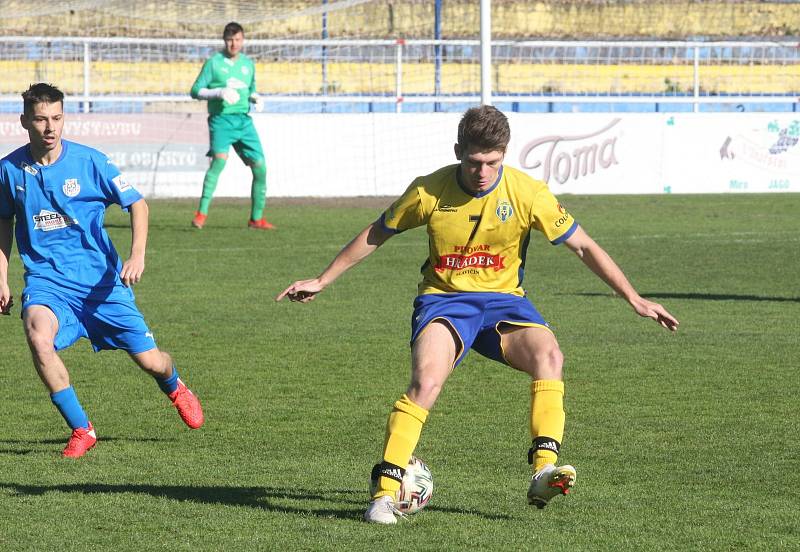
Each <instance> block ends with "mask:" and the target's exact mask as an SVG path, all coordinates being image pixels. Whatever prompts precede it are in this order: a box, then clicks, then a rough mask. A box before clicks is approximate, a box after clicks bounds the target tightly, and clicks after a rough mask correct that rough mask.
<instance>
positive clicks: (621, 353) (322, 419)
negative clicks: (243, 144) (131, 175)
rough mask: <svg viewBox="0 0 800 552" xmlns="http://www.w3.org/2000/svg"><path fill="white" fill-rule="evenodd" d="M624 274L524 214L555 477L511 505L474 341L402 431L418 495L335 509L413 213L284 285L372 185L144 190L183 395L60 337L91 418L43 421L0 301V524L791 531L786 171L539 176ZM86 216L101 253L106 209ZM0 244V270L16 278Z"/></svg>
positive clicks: (299, 541)
mask: <svg viewBox="0 0 800 552" xmlns="http://www.w3.org/2000/svg"><path fill="white" fill-rule="evenodd" d="M562 200H563V203H564V204H565V205H566V206H567V208H568V209H570V211H571V212H572V213H573V214H574V215H575V216H576V218H577V219H578V220H579V221H580V222H581V223H582V224H583V225H584V227H585V228H586V229H587V230H588V231H589V233H590V234H591V235H592V236H593V237H594V238H595V239H596V240H597V241H598V242H599V243H600V244H601V245H603V246H604V247H605V248H606V249H607V250H608V251H609V252H610V253H611V255H612V256H614V257H615V259H616V260H617V261H618V262H619V264H620V265H621V266H622V267H623V269H624V270H625V271H626V273H627V274H628V276H629V277H630V278H631V280H632V282H633V283H634V285H635V286H636V287H637V288H638V290H639V291H640V292H641V293H642V294H643V295H645V296H647V297H649V298H651V299H653V300H656V301H659V302H662V303H663V304H664V305H665V306H666V307H667V308H668V309H669V310H671V311H672V312H673V313H674V314H675V315H676V316H677V317H678V318H679V319H680V321H681V327H680V331H679V332H678V333H677V334H676V335H670V334H669V333H668V332H666V331H665V330H663V329H661V328H659V327H658V326H657V325H656V324H655V323H653V322H651V321H647V320H643V319H639V318H638V317H637V316H636V315H635V314H634V313H633V312H632V311H631V310H630V309H629V308H628V307H627V306H626V305H625V304H624V302H623V301H621V300H620V299H618V298H615V297H613V296H612V294H611V293H610V291H609V289H608V288H607V287H605V286H604V284H602V283H601V282H600V281H599V280H598V279H597V278H596V277H595V276H594V275H592V274H591V273H590V272H589V271H588V270H587V269H585V268H584V267H583V265H582V263H580V261H579V260H578V259H576V258H575V257H574V255H572V254H570V253H569V252H568V250H566V248H564V247H551V246H550V245H548V244H547V243H546V242H545V240H544V239H543V238H542V236H541V235H538V234H537V235H536V236H535V237H534V239H533V240H532V244H531V247H530V251H529V254H528V266H527V270H526V279H525V284H526V288H527V290H528V292H529V294H530V296H531V297H532V299H533V301H534V303H535V304H536V305H537V307H539V309H540V311H541V312H542V313H543V314H544V316H545V317H546V318H547V319H548V320H549V321H550V322H551V324H552V325H553V327H554V329H555V332H556V335H557V337H558V338H559V341H560V343H561V346H562V349H563V351H564V354H565V356H566V364H565V370H566V383H567V396H566V409H567V429H566V435H565V439H564V445H563V449H562V456H561V460H562V461H563V462H567V463H572V464H574V465H575V466H576V467H577V469H578V482H577V485H576V488H575V490H574V492H573V494H572V495H571V496H569V497H566V499H563V498H561V499H556V500H554V501H553V502H552V503H551V505H550V506H548V507H547V508H546V509H544V510H542V511H538V510H535V509H531V508H529V507H528V506H527V505H526V504H525V491H526V489H527V479H528V466H527V464H526V463H525V455H526V452H527V448H528V444H529V435H528V428H527V424H528V421H527V419H528V414H527V412H528V408H529V391H528V379H527V377H526V376H524V375H523V374H521V373H518V372H515V371H513V370H511V369H509V368H505V367H503V366H500V365H498V364H494V363H492V362H490V361H488V360H486V359H484V358H482V357H480V356H479V355H477V354H476V353H472V354H470V355H469V356H468V357H467V359H466V360H465V361H464V363H463V364H462V365H461V366H460V367H459V368H458V369H457V370H456V371H455V373H454V374H453V376H452V377H451V379H450V381H449V382H448V385H447V386H446V387H445V389H444V392H443V393H442V395H441V397H440V399H439V402H438V404H437V405H436V407H435V408H434V410H433V412H432V414H431V416H430V418H429V422H428V424H427V425H426V427H425V429H424V431H423V436H422V441H421V443H420V445H419V447H418V448H417V451H416V454H417V455H419V456H420V457H421V458H423V459H424V460H425V461H426V462H427V463H428V464H429V465H430V466H431V469H432V471H433V474H434V478H435V484H436V488H435V492H434V497H433V500H432V502H431V504H430V506H429V507H428V508H427V509H426V510H425V511H424V512H422V513H421V514H418V515H417V516H415V517H414V518H413V519H412V520H411V521H410V522H407V523H401V524H400V525H399V526H398V527H395V528H386V527H375V526H370V525H367V524H365V523H363V522H362V521H361V514H362V512H363V510H364V508H365V506H366V502H367V485H368V478H369V471H370V468H371V466H372V464H373V462H375V461H377V459H378V456H379V453H380V447H381V444H382V439H383V432H384V427H385V422H386V417H387V414H388V412H389V409H390V407H391V404H392V402H393V401H395V400H396V399H397V398H398V397H399V396H400V394H401V393H402V392H403V390H404V389H405V385H406V383H407V380H408V364H409V360H408V356H409V355H408V347H407V343H406V340H407V336H408V331H409V330H408V323H409V315H410V312H411V301H412V299H413V296H414V292H415V289H416V288H415V286H416V284H417V280H418V268H419V266H420V264H421V262H422V260H423V256H424V255H425V253H426V251H427V249H426V235H425V233H424V231H421V230H417V231H412V232H408V233H406V234H402V235H400V236H398V237H396V238H393V239H392V240H390V242H389V243H387V244H386V246H384V247H383V248H381V249H380V250H379V251H377V252H376V253H375V254H374V255H372V256H371V257H370V258H369V259H367V260H366V261H365V262H364V263H362V264H361V265H359V266H358V267H356V268H355V269H354V270H352V271H351V272H350V273H348V274H346V275H345V276H344V277H343V278H341V279H340V280H339V281H338V282H336V283H335V284H334V285H333V286H331V288H329V289H328V290H326V291H325V292H324V293H323V294H322V295H321V296H319V297H318V298H317V299H316V300H315V301H314V302H313V303H312V304H310V305H296V304H289V303H288V302H284V303H279V304H276V303H274V302H273V300H272V298H273V297H274V296H275V295H276V294H277V293H278V292H279V291H281V290H282V289H283V288H284V287H285V286H286V285H288V284H289V283H291V282H292V281H293V280H295V279H300V278H307V277H312V276H315V275H316V274H318V273H319V271H320V270H321V269H322V268H323V267H324V266H326V264H327V262H328V261H329V260H330V259H331V258H332V257H333V255H334V254H335V253H336V252H337V251H338V250H339V249H340V247H341V246H342V245H343V244H344V243H345V242H346V241H347V240H349V239H350V238H351V237H352V236H353V235H355V233H356V232H357V231H359V230H360V229H361V228H362V227H363V226H364V225H365V224H366V223H367V222H368V221H370V220H372V219H374V218H375V217H376V216H377V214H378V213H379V212H380V209H381V206H383V205H385V203H386V202H385V201H383V200H369V202H368V203H370V205H368V206H363V205H362V204H360V200H352V201H351V200H339V201H319V202H309V203H304V202H298V201H289V200H282V201H280V200H274V201H271V202H270V205H269V206H268V211H267V215H268V218H269V219H270V220H271V221H272V222H274V223H276V224H277V225H278V228H279V230H278V231H275V232H256V231H252V230H248V229H247V228H246V224H245V223H246V218H247V206H246V204H245V203H243V202H238V201H218V202H216V203H215V205H214V206H213V208H212V211H211V216H210V217H209V221H208V224H207V226H206V228H205V229H203V230H202V231H197V230H193V229H192V228H190V227H189V221H190V219H191V216H192V212H193V208H194V204H195V202H194V201H191V202H189V201H155V200H154V201H151V202H150V206H151V230H150V242H149V248H148V259H147V270H146V272H145V276H144V280H143V281H142V282H141V284H139V285H138V286H137V288H136V293H137V297H138V302H139V306H140V308H141V309H142V311H143V312H144V314H145V317H146V319H147V320H148V322H149V324H150V325H151V327H152V328H153V329H154V331H155V333H156V337H157V339H158V342H159V344H160V346H161V347H162V348H164V349H165V350H168V351H170V352H172V353H173V355H174V356H175V358H176V360H177V362H178V366H179V368H180V370H181V374H182V376H183V377H184V379H185V380H186V381H187V383H188V384H189V386H190V387H191V388H192V389H194V390H195V391H196V392H197V394H198V395H199V396H200V398H201V400H202V401H203V404H204V407H205V411H206V419H207V422H206V425H205V427H204V428H202V429H201V430H199V431H196V432H191V431H189V430H188V429H186V428H185V427H183V425H182V424H181V422H180V420H179V419H178V416H177V414H176V413H175V412H174V409H172V408H171V407H170V406H169V402H168V400H167V399H166V398H165V397H164V396H163V395H162V394H161V393H160V391H159V390H158V388H157V386H156V384H155V383H154V382H153V381H152V380H151V379H150V378H149V377H148V376H146V375H145V374H143V373H141V372H139V370H137V369H136V368H135V366H134V365H133V364H132V363H131V362H130V361H129V360H128V358H127V356H126V355H125V354H124V353H121V352H118V351H117V352H103V353H100V354H93V353H92V352H91V350H90V347H89V345H88V343H87V342H86V341H81V342H79V343H78V344H76V345H75V346H73V347H72V348H71V349H69V350H68V351H66V352H65V353H64V354H63V358H64V359H65V361H66V363H67V365H68V366H69V367H70V368H71V374H72V380H73V383H74V384H75V386H76V389H77V391H78V396H79V398H80V399H81V400H82V402H83V404H84V406H85V408H86V410H87V412H88V413H89V415H90V418H91V420H92V421H93V423H94V424H95V426H96V428H97V431H98V435H99V438H100V441H99V443H98V446H97V447H96V448H95V449H93V450H92V451H90V452H89V453H88V454H87V456H86V457H85V458H83V459H81V460H78V461H67V460H63V459H61V458H60V457H59V453H60V451H61V449H62V448H63V445H64V443H65V441H66V439H67V436H68V430H67V428H66V426H65V424H64V423H63V421H62V420H61V418H60V416H59V415H58V414H57V412H56V410H55V409H54V407H53V406H52V405H51V404H50V402H49V399H48V397H47V394H46V392H45V390H44V389H43V387H42V385H41V383H39V381H38V379H37V377H36V376H35V373H34V370H33V368H32V366H31V363H30V358H29V353H28V351H27V347H26V345H25V341H24V337H23V333H22V329H21V324H20V322H19V320H18V318H17V317H18V314H19V308H18V306H16V307H15V309H14V313H13V314H14V316H12V317H4V318H3V319H2V320H0V325H1V327H2V356H1V357H0V358H2V370H1V371H0V382H1V383H2V385H0V389H2V393H3V397H2V401H0V417H1V418H2V420H3V430H2V432H1V433H0V549H3V550H31V551H33V550H36V551H41V550H102V549H115V550H187V551H188V550H192V551H194V550H301V549H302V550H330V549H347V550H379V549H388V550H395V549H400V548H402V549H405V550H444V549H448V550H461V549H469V548H471V549H484V550H522V549H533V548H538V547H541V548H543V549H547V550H569V551H574V550H744V549H747V550H778V549H790V548H793V547H797V546H800V510H798V504H800V492H799V491H798V488H800V475H799V474H798V472H799V470H798V468H799V467H800V466H799V465H798V452H797V451H798V450H800V438H799V437H798V436H799V435H800V427H798V424H800V422H799V421H798V420H799V418H798V416H797V414H798V399H797V397H798V396H800V377H798V374H797V368H798V360H797V359H798V358H800V354H799V353H800V350H798V338H797V318H798V316H797V315H798V311H799V310H800V309H798V307H800V287H799V286H798V273H800V260H799V259H800V257H799V256H798V251H799V250H800V247H799V245H800V244H799V243H798V235H800V217H798V213H800V195H763V196H759V195H724V196H723V195H719V196H699V195H698V196H657V197H646V196H642V197H618V196H605V197H600V196H595V197H581V196H575V197H571V196H565V197H563V198H562ZM107 226H108V229H109V232H110V233H111V235H112V238H113V239H114V240H115V242H116V244H117V246H118V249H119V250H120V251H121V252H123V253H127V247H128V243H129V229H128V227H127V215H124V214H123V213H121V212H120V211H119V210H118V209H116V208H112V209H111V210H110V211H109V213H108V216H107ZM21 280H22V278H21V270H20V262H19V259H18V257H17V256H16V251H15V252H14V258H13V261H12V271H11V282H12V288H13V291H14V293H15V295H17V296H18V295H19V293H20V292H21Z"/></svg>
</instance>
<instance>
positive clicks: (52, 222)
mask: <svg viewBox="0 0 800 552" xmlns="http://www.w3.org/2000/svg"><path fill="white" fill-rule="evenodd" d="M77 223H78V221H77V220H75V219H73V218H70V217H68V216H66V215H62V214H61V213H54V212H53V211H48V210H46V209H42V210H41V211H39V214H38V215H33V229H34V230H42V231H44V232H50V231H51V230H59V229H61V228H66V227H67V226H70V225H72V224H77Z"/></svg>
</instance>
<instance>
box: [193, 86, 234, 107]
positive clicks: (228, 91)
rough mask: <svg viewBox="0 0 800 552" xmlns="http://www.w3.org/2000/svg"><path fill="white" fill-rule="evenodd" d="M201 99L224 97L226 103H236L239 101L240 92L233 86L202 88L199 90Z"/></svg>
mask: <svg viewBox="0 0 800 552" xmlns="http://www.w3.org/2000/svg"><path fill="white" fill-rule="evenodd" d="M197 97H198V98H199V99H201V100H212V99H217V98H219V99H222V100H223V101H224V102H225V103H226V104H229V105H230V104H235V103H236V102H238V101H239V92H237V91H236V90H235V89H233V88H227V87H226V88H201V89H200V90H198V91H197Z"/></svg>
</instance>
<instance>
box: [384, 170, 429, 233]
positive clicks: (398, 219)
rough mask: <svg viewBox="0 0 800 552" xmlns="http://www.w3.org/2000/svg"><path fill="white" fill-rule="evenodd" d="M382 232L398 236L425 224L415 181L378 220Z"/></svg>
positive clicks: (424, 216)
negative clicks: (385, 231)
mask: <svg viewBox="0 0 800 552" xmlns="http://www.w3.org/2000/svg"><path fill="white" fill-rule="evenodd" d="M379 222H380V224H381V225H382V226H383V228H384V230H387V231H389V232H394V233H396V234H399V233H400V232H403V231H405V230H409V229H411V228H416V227H417V226H422V225H423V224H425V223H426V222H427V216H426V215H425V209H424V208H423V205H422V196H421V194H420V186H419V185H418V183H417V181H416V180H415V181H414V182H412V183H411V186H409V187H408V189H407V190H406V191H405V192H404V193H403V195H401V196H400V197H399V198H397V199H396V200H395V201H394V203H392V204H391V205H390V206H389V208H388V209H386V211H384V212H383V214H382V215H381V218H380V219H379Z"/></svg>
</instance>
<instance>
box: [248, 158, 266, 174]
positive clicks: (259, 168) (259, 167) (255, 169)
mask: <svg viewBox="0 0 800 552" xmlns="http://www.w3.org/2000/svg"><path fill="white" fill-rule="evenodd" d="M250 171H252V173H253V176H255V177H259V176H266V175H267V165H266V164H265V163H264V160H263V159H262V160H260V161H253V162H252V164H251V165H250Z"/></svg>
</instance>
